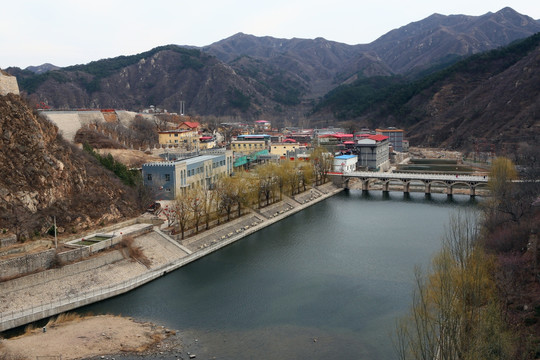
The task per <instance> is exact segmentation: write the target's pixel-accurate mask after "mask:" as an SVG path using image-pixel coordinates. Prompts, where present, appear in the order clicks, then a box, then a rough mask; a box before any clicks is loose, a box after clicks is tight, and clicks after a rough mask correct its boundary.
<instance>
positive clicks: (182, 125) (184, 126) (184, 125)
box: [178, 121, 201, 131]
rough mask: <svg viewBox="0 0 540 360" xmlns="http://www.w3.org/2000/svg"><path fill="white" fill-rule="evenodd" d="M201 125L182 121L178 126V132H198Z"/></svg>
mask: <svg viewBox="0 0 540 360" xmlns="http://www.w3.org/2000/svg"><path fill="white" fill-rule="evenodd" d="M200 127H201V124H199V123H198V122H196V121H183V122H181V123H180V125H178V130H191V131H199V128H200Z"/></svg>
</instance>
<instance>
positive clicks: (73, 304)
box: [0, 189, 343, 332]
mask: <svg viewBox="0 0 540 360" xmlns="http://www.w3.org/2000/svg"><path fill="white" fill-rule="evenodd" d="M341 190H343V189H337V190H332V191H330V192H326V191H322V192H323V193H324V195H322V196H320V197H319V198H317V199H314V200H313V201H310V202H309V203H307V204H302V205H299V206H297V207H295V208H293V209H291V210H290V211H288V212H286V213H283V214H280V215H278V216H276V217H274V218H271V219H268V220H265V221H263V222H262V223H260V224H258V225H257V226H254V227H251V228H249V229H247V230H246V231H244V232H242V233H240V234H236V235H234V236H232V237H230V238H228V239H226V240H223V241H220V242H218V243H216V244H213V245H211V246H209V247H207V248H204V249H202V250H200V251H196V252H194V253H192V254H189V255H187V256H185V257H183V258H180V259H178V260H176V261H174V262H172V263H170V264H168V265H164V266H162V267H161V268H159V269H155V270H152V271H149V272H148V273H146V274H144V275H142V276H140V277H137V278H134V279H129V280H127V281H125V282H123V283H121V284H117V285H115V286H111V287H107V288H104V289H101V290H99V291H90V292H88V293H84V294H80V295H78V296H76V297H73V298H68V299H64V300H61V301H58V302H52V303H49V304H46V305H43V306H38V307H34V308H31V309H27V310H24V311H20V312H17V313H11V314H9V313H7V314H5V313H0V332H1V331H5V330H8V329H12V328H14V327H17V326H21V325H24V324H28V323H31V322H34V321H37V320H41V319H44V318H47V317H50V316H53V315H57V314H60V313H62V312H66V311H69V310H73V309H76V308H78V307H81V306H84V305H88V304H91V303H94V302H98V301H101V300H105V299H108V298H111V297H114V296H116V295H120V294H123V293H126V292H128V291H131V290H133V289H135V288H137V287H139V286H141V285H143V284H145V283H147V282H150V281H152V280H154V279H157V278H158V277H160V276H163V275H165V274H167V273H169V272H171V271H173V270H176V269H178V268H180V267H182V266H184V265H186V264H189V263H191V262H193V261H195V260H197V259H200V258H202V257H204V256H206V255H208V254H210V253H212V252H214V251H217V250H219V249H221V248H223V247H225V246H227V245H229V244H232V243H233V242H236V241H238V240H240V239H241V238H243V237H245V236H247V235H250V234H252V233H254V232H256V231H259V230H261V229H263V228H265V227H267V226H270V225H272V224H274V223H276V222H278V221H280V220H282V219H284V218H285V217H287V216H290V215H292V214H294V213H297V212H299V211H301V210H303V209H305V208H307V207H309V206H311V205H313V204H315V203H318V202H320V201H322V200H324V199H327V198H328V197H330V196H332V195H334V194H336V193H337V192H339V191H341ZM115 253H118V254H120V256H122V255H121V253H120V252H119V251H118V252H115ZM99 258H100V257H97V258H96V259H99ZM105 261H106V260H105ZM77 264H81V263H77ZM77 264H73V265H77ZM95 265H96V264H92V265H91V266H90V268H89V269H95V268H96V266H95ZM70 266H71V265H70ZM79 266H84V265H79ZM65 268H68V266H66V267H65ZM65 268H62V269H56V270H60V271H62V270H64V269H65ZM89 269H88V270H89ZM65 271H70V269H65ZM35 275H36V276H39V275H40V274H35ZM57 275H58V274H57ZM66 276H67V275H66ZM23 280H24V278H22V279H21V281H23ZM0 285H1V284H0ZM1 290H2V288H1V287H0V292H1Z"/></svg>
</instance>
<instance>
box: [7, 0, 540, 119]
mask: <svg viewBox="0 0 540 360" xmlns="http://www.w3.org/2000/svg"><path fill="white" fill-rule="evenodd" d="M486 29H491V30H490V31H488V30H486ZM536 31H540V23H538V22H537V21H535V20H533V19H531V18H529V17H526V16H523V15H520V14H518V13H516V12H515V11H513V10H512V9H509V8H505V9H503V10H501V11H499V12H497V13H494V14H492V13H488V14H486V15H483V16H479V17H474V16H464V15H456V16H442V15H433V16H431V17H429V18H427V19H424V20H422V21H419V22H417V23H412V24H409V25H407V26H404V27H402V28H400V29H396V30H393V31H391V32H390V33H388V34H386V35H384V36H382V37H381V38H379V39H377V40H376V41H375V42H373V43H371V44H367V45H347V44H341V43H337V42H332V41H327V40H325V39H322V38H317V39H314V40H309V39H290V40H287V39H276V38H272V37H255V36H252V35H246V34H236V35H234V36H232V37H230V38H228V39H224V40H222V41H219V42H217V43H214V44H212V45H209V46H207V47H204V48H202V51H200V50H198V49H193V48H189V49H188V48H187V47H183V48H182V47H178V46H176V47H175V46H164V47H160V48H156V49H153V50H150V51H148V52H146V53H142V54H137V55H134V56H123V57H118V58H114V59H106V60H99V61H95V62H92V63H89V64H86V65H81V66H72V67H68V68H63V69H61V70H59V71H50V72H47V73H44V74H41V75H35V74H32V73H30V72H29V71H24V70H20V69H16V68H15V69H8V70H9V72H10V73H11V74H13V75H17V76H18V78H19V83H20V85H21V89H22V90H23V91H24V92H26V93H27V94H29V97H30V99H31V100H32V101H35V102H38V103H40V102H46V103H48V104H49V105H52V106H53V107H55V108H81V107H83V108H84V107H102V108H106V107H115V108H126V109H140V108H142V107H145V106H149V105H156V106H159V107H162V108H166V109H168V110H169V111H178V108H179V104H180V101H185V103H186V106H187V112H188V113H190V114H192V115H216V116H228V117H242V118H244V119H246V120H249V119H254V118H257V117H265V118H267V119H269V120H273V119H276V120H279V119H284V118H286V119H293V118H294V119H299V118H302V117H305V114H307V113H308V112H309V111H310V110H311V109H310V106H312V105H311V104H312V102H313V101H314V100H315V99H317V98H319V97H321V96H322V95H324V94H325V93H326V92H328V91H329V90H331V89H332V88H334V87H336V86H337V85H339V84H342V83H350V82H352V81H354V80H356V79H358V78H361V77H371V76H376V75H390V74H394V73H402V72H405V71H410V70H411V69H414V68H415V67H416V68H423V67H425V66H428V65H430V64H433V63H437V62H441V61H443V62H444V61H447V60H448V59H449V58H457V57H460V56H463V55H467V54H470V53H475V52H478V51H481V50H480V49H481V46H480V45H478V44H482V46H484V47H486V48H490V47H491V48H493V47H498V46H501V45H505V44H507V43H508V41H512V40H514V39H516V38H519V37H526V36H528V35H530V34H532V33H534V32H536ZM501 34H502V35H501ZM426 39H428V40H429V41H427V40H426ZM473 45H474V46H473ZM398 54H401V55H400V56H398Z"/></svg>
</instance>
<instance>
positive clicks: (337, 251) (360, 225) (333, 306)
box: [80, 191, 477, 360]
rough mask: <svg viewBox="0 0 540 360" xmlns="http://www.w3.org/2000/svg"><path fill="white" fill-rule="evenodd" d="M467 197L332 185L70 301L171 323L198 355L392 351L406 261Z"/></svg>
mask: <svg viewBox="0 0 540 360" xmlns="http://www.w3.org/2000/svg"><path fill="white" fill-rule="evenodd" d="M476 205H477V203H476V202H475V201H474V200H471V199H470V198H469V197H468V196H460V195H454V196H453V197H452V199H451V200H449V199H448V198H447V196H446V195H442V194H432V195H431V196H430V197H429V198H426V197H425V195H424V194H422V193H411V194H410V195H409V196H404V195H403V194H402V193H401V192H391V193H390V195H387V196H384V195H383V194H382V193H381V192H370V193H369V194H367V195H366V194H362V192H361V191H349V192H343V193H340V194H338V195H336V196H334V197H332V198H330V199H327V200H325V201H323V202H321V203H319V204H316V205H314V206H312V207H310V208H308V209H306V210H304V211H302V212H300V213H297V214H295V215H293V216H291V217H289V218H287V219H285V220H283V221H281V222H279V223H277V224H274V225H272V226H270V227H268V228H266V229H264V230H262V231H260V232H258V233H255V234H252V235H250V236H248V237H246V238H244V239H242V240H240V241H238V242H236V243H234V244H232V245H230V246H228V247H226V248H224V249H222V250H220V251H218V252H216V253H213V254H211V255H209V256H207V257H205V258H203V259H200V260H198V261H196V262H194V263H192V264H190V265H188V266H185V267H183V268H180V269H179V270H177V271H175V272H173V273H170V274H168V275H166V276H164V277H162V278H160V279H158V280H155V281H154V282H152V283H149V284H147V285H145V286H143V287H141V288H138V289H136V290H134V291H132V292H130V293H127V294H125V295H122V296H118V297H115V298H113V299H110V300H107V301H103V302H100V303H97V304H94V305H91V306H87V307H85V308H82V309H80V312H83V313H84V312H88V311H89V312H92V313H94V314H99V313H113V314H122V315H126V316H132V317H134V318H137V319H141V320H148V321H152V322H155V323H158V324H162V325H164V326H166V327H169V328H173V329H178V330H180V332H181V334H182V336H183V337H184V338H185V343H186V348H187V351H191V352H192V353H195V354H197V358H202V359H207V358H208V359H211V358H214V357H215V358H216V359H230V360H232V359H235V360H238V359H240V360H242V359H330V358H332V359H377V360H378V359H394V358H395V354H394V350H393V346H392V336H393V330H394V326H395V320H396V319H397V318H398V317H400V316H402V315H404V314H405V313H406V311H407V309H408V307H409V305H410V299H411V292H412V288H413V269H414V266H415V265H422V266H426V265H427V264H428V263H429V261H430V258H431V256H432V255H433V254H434V253H435V252H436V251H437V250H438V249H439V248H440V244H441V240H440V238H441V235H442V233H443V231H444V226H445V224H447V223H448V218H449V214H450V213H452V211H454V210H456V209H457V208H463V207H469V206H476Z"/></svg>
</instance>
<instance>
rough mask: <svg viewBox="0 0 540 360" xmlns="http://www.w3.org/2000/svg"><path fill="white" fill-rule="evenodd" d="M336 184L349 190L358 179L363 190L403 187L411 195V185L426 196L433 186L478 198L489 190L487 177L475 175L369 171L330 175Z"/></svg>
mask: <svg viewBox="0 0 540 360" xmlns="http://www.w3.org/2000/svg"><path fill="white" fill-rule="evenodd" d="M328 175H329V177H330V179H332V181H333V182H334V184H336V185H338V186H342V187H343V188H345V189H348V188H349V180H351V179H358V180H359V181H360V182H361V183H362V190H364V191H367V190H369V184H370V183H375V182H376V183H381V184H382V190H383V191H385V192H388V191H390V185H391V184H392V185H401V186H402V188H403V192H405V193H409V192H410V190H411V185H413V186H414V185H417V186H423V187H424V192H425V193H426V194H431V191H432V187H433V186H439V187H443V188H446V194H448V195H452V194H453V192H454V189H455V188H457V187H465V188H468V189H469V194H470V195H471V196H476V195H477V193H476V189H477V188H479V187H484V188H485V189H487V184H488V180H489V179H488V177H487V176H474V175H449V174H448V175H447V174H423V173H380V172H369V171H354V172H350V173H335V172H333V173H329V174H328Z"/></svg>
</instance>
